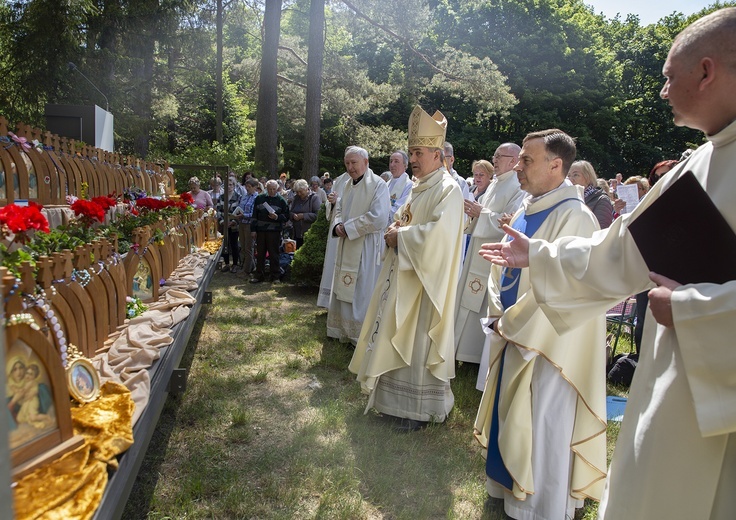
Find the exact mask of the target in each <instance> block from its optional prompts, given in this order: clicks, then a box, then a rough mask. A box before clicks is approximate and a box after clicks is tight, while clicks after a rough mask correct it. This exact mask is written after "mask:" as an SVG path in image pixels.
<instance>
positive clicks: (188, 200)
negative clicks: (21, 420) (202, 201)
mask: <svg viewBox="0 0 736 520" xmlns="http://www.w3.org/2000/svg"><path fill="white" fill-rule="evenodd" d="M179 198H180V199H181V201H182V202H186V203H187V204H194V197H192V194H191V193H189V192H188V191H185V192H184V193H182V194H181V196H180V197H179Z"/></svg>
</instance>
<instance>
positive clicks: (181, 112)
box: [0, 0, 736, 177]
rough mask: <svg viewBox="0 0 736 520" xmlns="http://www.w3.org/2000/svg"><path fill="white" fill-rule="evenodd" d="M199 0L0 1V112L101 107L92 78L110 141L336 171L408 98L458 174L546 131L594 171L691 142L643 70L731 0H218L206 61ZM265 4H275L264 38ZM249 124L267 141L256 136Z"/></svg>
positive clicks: (626, 165) (206, 157)
mask: <svg viewBox="0 0 736 520" xmlns="http://www.w3.org/2000/svg"><path fill="white" fill-rule="evenodd" d="M217 4H218V2H217V1H212V0H167V1H163V0H66V1H64V2H55V1H52V0H17V1H15V2H12V3H9V2H4V3H2V4H0V22H1V23H0V49H1V50H2V53H0V56H1V57H0V73H1V74H2V76H3V78H4V80H5V81H4V84H5V88H4V89H3V90H2V91H0V107H2V108H1V109H0V111H2V115H5V116H6V117H7V118H8V119H10V120H11V121H15V122H21V121H22V122H24V123H30V124H33V125H36V126H41V127H43V126H44V117H43V114H44V107H45V105H46V104H47V103H55V104H93V103H94V104H98V105H100V106H104V103H103V101H104V100H103V99H102V96H101V95H100V93H99V92H98V91H97V90H96V89H95V87H97V88H99V90H100V91H102V92H103V93H104V94H105V96H106V97H107V98H108V99H109V103H110V111H111V112H112V113H113V114H114V116H115V142H116V148H118V149H119V151H121V152H122V153H125V154H135V155H138V156H141V157H146V158H147V159H148V160H153V161H158V160H161V161H163V160H169V161H172V162H177V163H182V162H199V163H203V162H204V163H210V164H228V165H230V166H231V167H232V168H233V169H235V170H239V171H243V170H245V169H255V170H256V171H258V172H259V173H262V172H265V171H266V166H264V164H265V163H268V164H270V165H271V166H268V168H267V170H268V171H269V172H270V173H271V174H273V172H272V170H273V169H274V166H273V164H276V165H277V168H278V171H286V172H288V173H290V175H291V176H292V177H298V176H301V175H308V174H309V173H310V172H313V171H314V170H315V168H318V169H319V170H321V171H325V170H326V171H330V172H332V173H333V174H339V173H340V172H342V171H343V166H342V155H343V151H344V149H345V147H346V146H348V145H350V144H358V145H360V146H363V147H364V148H366V149H367V150H368V151H369V152H370V154H371V157H372V159H371V165H372V168H373V169H374V171H382V170H385V169H386V168H387V164H388V156H389V155H390V153H391V152H392V151H393V150H394V149H398V148H405V147H406V137H407V136H406V125H407V120H408V116H409V113H410V112H411V109H412V108H413V106H414V105H415V104H417V103H419V104H420V105H422V106H423V107H424V108H425V109H426V110H428V111H434V110H435V109H439V110H441V111H442V112H443V113H444V114H445V115H446V116H447V118H448V121H449V125H448V133H447V138H448V140H449V141H451V142H452V143H453V145H454V146H455V150H456V156H457V161H456V168H457V169H458V171H459V172H460V173H461V174H463V175H468V174H469V173H470V171H469V170H470V163H471V162H472V161H473V160H476V159H481V158H486V159H487V158H490V157H491V156H492V155H493V151H494V150H495V147H496V146H497V145H498V144H500V143H502V142H505V141H515V142H520V140H521V139H522V138H523V136H524V135H525V134H526V133H527V132H530V131H533V130H539V129H542V128H549V127H558V128H561V129H563V130H565V131H567V132H568V133H570V134H571V135H573V136H574V137H576V138H577V140H578V148H579V157H580V158H582V159H586V160H589V161H591V162H592V163H593V165H594V166H595V168H596V170H597V171H598V173H599V174H600V175H602V176H605V177H610V176H613V175H614V174H615V173H616V172H619V171H620V172H622V173H623V174H624V175H625V176H629V175H634V174H642V173H645V172H647V171H648V170H649V168H650V167H651V166H652V165H653V164H654V163H656V162H658V161H660V160H662V159H671V158H678V157H679V156H680V154H681V153H682V152H683V151H684V150H685V149H686V148H689V147H692V146H696V145H697V144H699V143H700V142H702V135H700V134H699V133H698V132H695V131H692V130H689V129H685V128H676V127H675V126H674V125H673V124H672V117H671V113H670V110H669V107H668V106H667V104H666V103H665V102H663V101H662V100H661V99H660V98H659V90H660V88H661V85H662V77H661V68H662V65H663V63H664V59H665V57H666V54H667V50H668V48H669V46H670V44H671V41H672V39H673V37H674V36H675V35H676V34H677V33H678V32H679V31H680V30H681V29H682V28H683V27H685V26H686V25H687V24H688V23H690V22H691V21H692V20H693V19H695V18H697V17H700V16H702V15H703V14H706V13H707V12H710V11H712V10H714V9H716V8H718V7H722V6H724V5H736V4H734V3H733V2H731V3H726V4H714V5H713V6H712V7H710V8H708V9H705V10H704V11H702V12H700V13H696V14H695V15H693V16H692V17H689V18H688V17H685V16H684V15H682V14H679V13H672V14H671V15H669V16H666V17H664V18H663V19H661V20H660V21H658V22H657V23H656V24H652V25H648V26H642V25H641V24H640V23H639V19H638V18H637V17H635V16H629V17H627V18H626V19H621V18H620V17H617V18H614V19H606V18H605V17H604V16H602V15H600V14H596V13H595V12H594V11H593V9H592V8H591V7H589V6H587V5H585V3H584V0H402V1H398V2H397V1H395V0H341V1H340V0H319V1H318V0H283V1H278V2H272V0H229V1H223V0H219V4H220V6H221V9H222V58H221V61H222V65H221V70H220V65H219V62H220V59H218V56H217V20H218V16H217V12H218V5H217ZM266 4H269V6H271V8H273V6H278V8H279V10H280V17H278V20H277V22H278V28H279V29H280V31H279V32H278V34H276V38H277V39H276V40H273V41H270V42H269V41H267V38H268V35H273V34H274V28H273V25H271V26H268V25H267V23H266V22H268V20H269V19H270V20H272V22H271V24H273V20H274V19H275V17H274V16H271V15H269V16H270V18H269V16H266V13H267V11H266ZM315 9H317V10H318V11H317V12H318V13H319V14H320V15H323V16H322V17H321V19H320V17H319V16H317V14H315ZM310 10H311V13H312V14H311V16H310ZM310 18H311V20H310ZM269 27H270V28H269ZM320 45H321V46H322V47H321V49H320V48H318V47H319V46H320ZM310 46H311V47H312V48H311V49H310ZM271 51H273V52H271ZM319 51H321V52H319ZM316 59H319V60H321V64H318V63H313V64H312V65H313V66H312V67H311V69H310V66H309V61H310V60H316ZM70 63H71V64H74V65H75V67H76V68H78V71H79V72H81V73H83V74H84V75H85V76H86V77H88V78H90V79H91V80H92V81H93V82H94V86H92V85H90V84H89V83H88V82H87V81H85V80H84V79H83V78H81V76H80V75H79V74H78V72H77V71H76V70H74V68H73V67H72V66H71V65H70ZM315 65H320V66H315ZM262 71H264V72H267V75H264V76H262V75H261V72H262ZM315 71H316V72H315ZM274 72H275V81H274ZM315 74H316V75H317V76H315ZM218 78H221V82H222V86H221V87H220V86H219V85H218ZM308 87H309V88H308ZM310 89H311V92H310ZM220 90H221V91H222V96H221V99H220V101H221V103H218V97H219V96H218V92H220ZM259 92H260V94H259ZM220 106H221V107H222V108H221V109H220V108H219V107H220ZM219 110H222V138H221V139H218V132H217V121H218V111H219ZM307 114H309V117H308V116H307ZM308 120H309V121H308ZM256 123H257V124H258V125H260V126H261V129H262V130H263V129H266V128H268V132H269V135H274V134H273V132H274V131H275V139H273V138H269V139H267V140H266V141H265V144H260V143H261V141H259V140H258V139H259V138H258V137H257V135H258V134H257V132H256ZM317 123H318V124H317ZM315 133H316V134H318V135H317V136H315ZM256 143H259V149H258V150H256ZM264 147H267V150H264V149H263V148H264ZM264 152H267V153H264ZM305 157H306V159H305ZM259 158H260V159H259ZM264 161H265V162H264ZM305 161H306V162H305Z"/></svg>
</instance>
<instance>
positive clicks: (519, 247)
mask: <svg viewBox="0 0 736 520" xmlns="http://www.w3.org/2000/svg"><path fill="white" fill-rule="evenodd" d="M503 230H504V231H505V232H506V234H507V235H509V236H510V237H511V238H512V239H513V240H511V241H509V242H494V243H488V244H483V245H482V246H481V247H480V251H479V252H478V254H480V256H482V257H483V258H485V259H486V260H488V261H489V262H491V263H492V264H496V265H500V266H502V267H529V237H528V236H526V235H525V234H524V233H521V232H520V231H516V230H515V229H512V228H510V227H509V226H507V225H506V224H504V225H503Z"/></svg>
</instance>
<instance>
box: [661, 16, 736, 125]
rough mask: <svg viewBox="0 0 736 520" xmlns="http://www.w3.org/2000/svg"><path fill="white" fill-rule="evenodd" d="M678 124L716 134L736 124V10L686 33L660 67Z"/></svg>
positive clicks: (704, 21)
mask: <svg viewBox="0 0 736 520" xmlns="http://www.w3.org/2000/svg"><path fill="white" fill-rule="evenodd" d="M662 74H663V75H664V77H665V78H666V81H665V84H664V86H663V87H662V91H661V92H660V95H661V96H662V98H663V99H665V100H667V101H668V102H669V104H670V106H671V107H672V114H673V117H674V123H675V125H677V126H687V127H689V128H694V129H697V130H701V131H703V132H705V133H706V134H708V135H714V134H716V133H718V132H720V131H721V130H723V129H724V128H725V127H726V126H728V125H729V124H731V123H732V122H733V121H734V120H736V96H734V90H736V7H728V8H725V9H719V10H718V11H715V12H713V13H711V14H709V15H707V16H704V17H703V18H700V19H699V20H697V21H695V22H693V23H692V24H691V25H690V26H688V27H687V28H685V29H684V30H683V31H682V32H681V33H680V34H679V35H678V36H677V38H675V41H674V42H673V44H672V48H671V49H670V52H669V54H668V55H667V61H665V63H664V67H663V68H662Z"/></svg>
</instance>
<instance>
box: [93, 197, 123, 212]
mask: <svg viewBox="0 0 736 520" xmlns="http://www.w3.org/2000/svg"><path fill="white" fill-rule="evenodd" d="M92 202H94V203H96V204H99V205H100V206H101V207H102V209H103V210H105V211H107V210H108V209H110V208H114V207H115V205H116V204H117V203H118V201H117V200H115V199H114V198H112V197H92Z"/></svg>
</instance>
